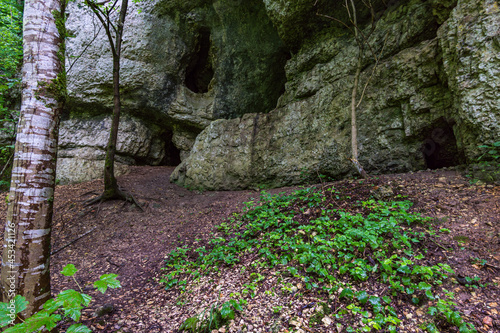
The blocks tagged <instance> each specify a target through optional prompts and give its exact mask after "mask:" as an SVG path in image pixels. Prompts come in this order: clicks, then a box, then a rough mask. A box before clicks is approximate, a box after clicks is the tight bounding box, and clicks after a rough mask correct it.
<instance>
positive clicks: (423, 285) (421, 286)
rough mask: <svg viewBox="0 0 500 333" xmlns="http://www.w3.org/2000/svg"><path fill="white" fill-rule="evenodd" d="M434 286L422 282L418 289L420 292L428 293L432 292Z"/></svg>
mask: <svg viewBox="0 0 500 333" xmlns="http://www.w3.org/2000/svg"><path fill="white" fill-rule="evenodd" d="M431 288H432V286H431V285H430V284H428V283H426V282H420V283H419V284H418V289H420V290H425V291H428V290H431Z"/></svg>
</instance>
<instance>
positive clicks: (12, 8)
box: [0, 0, 23, 190]
mask: <svg viewBox="0 0 500 333" xmlns="http://www.w3.org/2000/svg"><path fill="white" fill-rule="evenodd" d="M22 17H23V6H22V4H19V3H18V2H17V1H15V0H0V131H2V132H4V134H3V135H2V137H7V138H9V137H10V138H11V139H12V143H11V144H7V145H4V146H2V147H0V190H6V189H8V187H9V183H10V170H11V162H12V153H13V151H14V145H13V142H14V136H15V122H16V118H17V112H15V111H14V110H12V108H11V107H10V104H11V103H10V101H11V100H12V99H13V92H14V91H15V90H16V87H18V85H19V82H20V79H19V67H20V65H21V61H22V55H23V47H22Z"/></svg>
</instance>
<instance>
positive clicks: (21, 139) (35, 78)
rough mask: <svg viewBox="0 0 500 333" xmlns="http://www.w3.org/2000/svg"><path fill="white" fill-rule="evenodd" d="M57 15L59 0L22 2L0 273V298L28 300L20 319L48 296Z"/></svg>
mask: <svg viewBox="0 0 500 333" xmlns="http://www.w3.org/2000/svg"><path fill="white" fill-rule="evenodd" d="M60 11H61V3H60V2H59V1H58V0H43V1H42V0H26V1H25V5H24V24H23V27H24V28H23V41H24V64H23V79H22V87H23V95H22V102H21V116H20V119H19V124H18V130H17V139H16V147H15V154H14V165H13V169H12V182H11V189H10V193H9V197H8V210H7V221H6V226H5V237H4V248H3V256H2V269H1V289H2V299H3V301H4V302H9V301H10V300H11V299H12V298H13V297H14V296H15V295H22V296H24V297H26V299H27V300H28V301H29V305H28V308H27V310H26V311H25V312H24V313H23V316H24V317H29V316H31V315H32V314H33V313H34V312H37V311H38V310H39V309H40V307H41V306H42V305H43V303H45V301H47V300H48V299H49V298H50V296H51V295H50V275H49V258H50V233H51V222H52V203H53V200H54V184H55V175H56V152H57V133H58V124H59V113H60V109H61V103H60V102H59V101H58V100H57V98H56V96H54V94H53V93H50V90H51V89H50V88H49V87H50V84H51V83H52V82H53V80H55V79H56V78H57V75H58V74H59V73H60V71H61V70H62V69H63V67H62V66H63V64H61V59H60V58H61V57H60V54H59V47H60V45H61V43H62V39H61V37H60V34H59V31H58V29H57V26H56V18H55V17H54V13H56V12H60Z"/></svg>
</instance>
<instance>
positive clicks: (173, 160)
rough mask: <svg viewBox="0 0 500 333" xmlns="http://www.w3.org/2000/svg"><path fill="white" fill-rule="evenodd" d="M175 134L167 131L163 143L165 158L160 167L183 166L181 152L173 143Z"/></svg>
mask: <svg viewBox="0 0 500 333" xmlns="http://www.w3.org/2000/svg"><path fill="white" fill-rule="evenodd" d="M172 137H173V132H172V131H171V130H167V131H165V133H164V134H163V141H164V142H165V157H163V159H162V160H161V162H160V165H166V166H178V165H179V164H181V151H180V150H179V149H178V148H177V147H176V146H175V145H174V143H173V142H172Z"/></svg>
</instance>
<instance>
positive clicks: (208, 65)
mask: <svg viewBox="0 0 500 333" xmlns="http://www.w3.org/2000/svg"><path fill="white" fill-rule="evenodd" d="M195 49H196V53H195V54H194V55H193V57H192V58H191V61H190V63H189V65H188V67H187V69H186V79H185V85H186V87H188V88H189V90H191V91H192V92H194V93H206V92H207V91H208V86H209V85H210V81H212V78H213V77H214V70H213V68H212V62H211V60H210V30H209V29H208V28H203V29H200V31H199V33H198V39H197V41H196V48H195Z"/></svg>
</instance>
